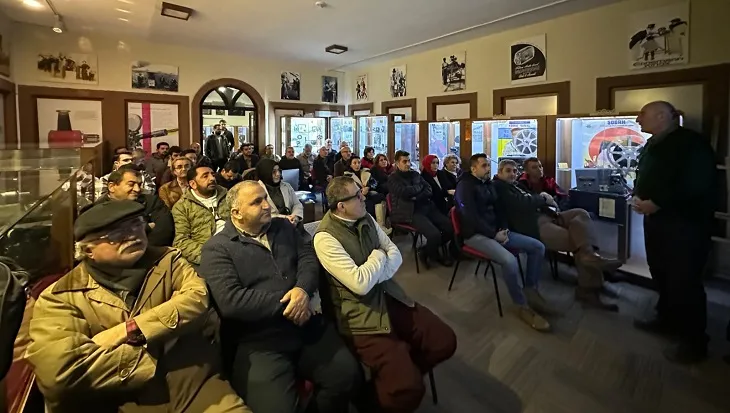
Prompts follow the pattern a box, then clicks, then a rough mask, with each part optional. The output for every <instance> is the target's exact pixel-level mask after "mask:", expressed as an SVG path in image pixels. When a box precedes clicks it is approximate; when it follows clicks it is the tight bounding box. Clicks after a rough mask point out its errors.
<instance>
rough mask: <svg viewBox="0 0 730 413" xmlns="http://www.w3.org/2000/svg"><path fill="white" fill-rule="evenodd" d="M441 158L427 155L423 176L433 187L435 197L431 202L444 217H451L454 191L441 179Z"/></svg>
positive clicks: (424, 160)
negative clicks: (439, 173) (439, 174)
mask: <svg viewBox="0 0 730 413" xmlns="http://www.w3.org/2000/svg"><path fill="white" fill-rule="evenodd" d="M439 164H440V162H439V158H438V156H436V155H427V156H426V157H424V158H423V160H422V161H421V166H422V169H421V176H422V177H423V179H424V180H425V181H426V182H428V184H429V185H431V190H432V193H433V195H432V196H431V200H432V201H433V204H434V205H436V208H437V209H438V210H439V211H440V212H441V213H442V214H444V215H449V211H450V210H451V207H453V206H454V192H456V191H455V190H454V189H447V187H446V186H445V185H444V183H445V182H444V183H442V182H441V179H439V176H438V172H439Z"/></svg>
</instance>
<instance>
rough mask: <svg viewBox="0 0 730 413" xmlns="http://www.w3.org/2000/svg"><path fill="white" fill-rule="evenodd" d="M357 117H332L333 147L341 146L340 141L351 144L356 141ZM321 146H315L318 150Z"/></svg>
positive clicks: (331, 137)
mask: <svg viewBox="0 0 730 413" xmlns="http://www.w3.org/2000/svg"><path fill="white" fill-rule="evenodd" d="M355 123H356V122H355V118H353V117H346V118H330V133H329V139H331V140H332V147H333V148H335V149H336V148H339V147H340V142H342V141H344V142H347V143H349V144H352V143H353V142H355ZM317 149H319V148H314V150H315V151H316V150H317Z"/></svg>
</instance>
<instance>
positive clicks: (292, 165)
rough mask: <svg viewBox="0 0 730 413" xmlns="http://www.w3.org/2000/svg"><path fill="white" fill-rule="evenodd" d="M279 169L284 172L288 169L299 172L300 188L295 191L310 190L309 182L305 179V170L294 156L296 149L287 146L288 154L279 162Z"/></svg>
mask: <svg viewBox="0 0 730 413" xmlns="http://www.w3.org/2000/svg"><path fill="white" fill-rule="evenodd" d="M279 168H280V169H281V170H282V171H285V170H288V169H296V170H297V171H299V186H298V187H296V188H294V190H295V191H299V190H302V191H306V190H309V185H308V184H307V181H306V180H305V179H304V169H303V168H302V163H301V162H299V159H297V158H296V157H295V156H294V147H292V146H287V148H286V152H285V153H284V157H283V158H281V160H280V161H279Z"/></svg>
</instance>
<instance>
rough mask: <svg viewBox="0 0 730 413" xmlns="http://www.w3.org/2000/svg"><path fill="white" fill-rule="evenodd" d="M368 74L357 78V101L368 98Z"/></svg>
mask: <svg viewBox="0 0 730 413" xmlns="http://www.w3.org/2000/svg"><path fill="white" fill-rule="evenodd" d="M368 86H370V83H369V82H368V75H360V76H358V77H357V79H356V80H355V99H356V100H357V101H364V100H368Z"/></svg>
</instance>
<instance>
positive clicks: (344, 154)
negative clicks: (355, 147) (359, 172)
mask: <svg viewBox="0 0 730 413" xmlns="http://www.w3.org/2000/svg"><path fill="white" fill-rule="evenodd" d="M339 155H340V159H339V160H338V161H337V162H335V170H334V172H335V175H334V176H335V177H338V176H342V175H344V174H345V171H346V170H347V168H348V167H349V165H350V157H351V156H352V152H351V151H350V147H349V146H343V147H342V148H341V149H340V153H339Z"/></svg>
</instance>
